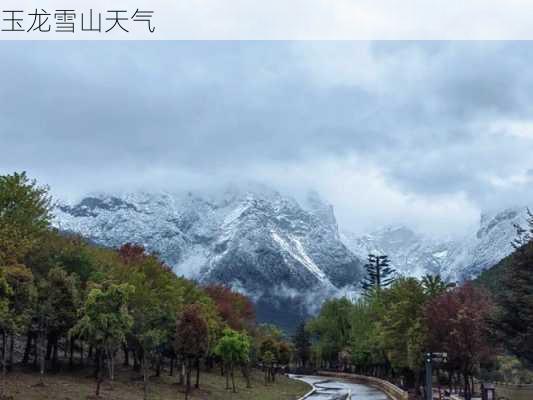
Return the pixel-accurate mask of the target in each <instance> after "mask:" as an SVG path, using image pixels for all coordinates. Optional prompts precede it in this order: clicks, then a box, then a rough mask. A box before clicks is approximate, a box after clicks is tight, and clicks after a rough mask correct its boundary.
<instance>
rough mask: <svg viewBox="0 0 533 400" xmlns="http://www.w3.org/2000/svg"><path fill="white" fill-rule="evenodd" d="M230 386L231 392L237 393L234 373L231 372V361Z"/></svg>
mask: <svg viewBox="0 0 533 400" xmlns="http://www.w3.org/2000/svg"><path fill="white" fill-rule="evenodd" d="M231 386H232V387H233V393H237V388H236V387H235V374H234V373H233V363H231Z"/></svg>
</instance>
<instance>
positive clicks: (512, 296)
mask: <svg viewBox="0 0 533 400" xmlns="http://www.w3.org/2000/svg"><path fill="white" fill-rule="evenodd" d="M501 284H502V287H503V289H504V290H502V291H501V293H500V295H499V298H498V303H499V308H498V309H499V313H498V317H497V319H496V327H497V328H498V332H499V334H500V335H501V339H502V341H503V342H504V343H505V346H506V347H507V349H508V350H509V351H511V352H512V353H513V354H515V355H516V356H517V357H518V358H520V359H521V360H522V361H524V362H525V363H526V364H528V365H530V366H531V365H533V348H532V346H531V343H533V298H532V297H531V293H533V242H529V243H528V244H526V245H524V246H522V247H521V248H520V249H519V250H518V251H516V252H515V253H514V254H513V255H512V259H511V263H510V264H509V265H508V266H507V268H506V270H505V272H504V276H503V279H502V281H501Z"/></svg>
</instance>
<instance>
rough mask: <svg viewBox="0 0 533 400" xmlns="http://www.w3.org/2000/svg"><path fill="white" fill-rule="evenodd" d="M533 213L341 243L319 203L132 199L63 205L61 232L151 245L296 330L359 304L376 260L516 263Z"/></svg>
mask: <svg viewBox="0 0 533 400" xmlns="http://www.w3.org/2000/svg"><path fill="white" fill-rule="evenodd" d="M524 217H525V208H514V209H508V210H504V211H501V212H497V213H491V214H484V215H483V216H482V217H481V220H480V224H479V227H478V229H477V230H476V231H473V232H467V233H466V234H465V235H464V237H461V238H459V239H449V240H436V239H434V238H430V237H426V236H423V235H420V234H418V233H416V232H414V231H412V230H411V229H409V228H407V227H404V226H396V227H386V228H382V229H379V230H378V231H376V232H373V233H371V234H366V235H362V236H357V235H353V234H351V233H349V232H343V233H342V234H339V229H338V227H337V222H336V219H335V215H334V213H333V209H332V207H331V206H330V205H328V204H326V203H325V202H324V201H322V200H321V199H320V197H319V196H318V195H317V194H310V195H309V196H308V198H307V199H305V201H302V202H300V203H298V202H297V201H295V200H294V199H292V198H290V197H286V196H283V195H281V194H280V193H278V192H276V191H274V190H271V189H269V188H265V187H263V186H257V185H254V186H251V187H247V188H244V189H243V188H242V187H239V188H237V187H230V188H226V189H225V190H221V191H214V192H213V193H207V192H205V193H199V192H198V193H178V194H176V193H126V194H112V195H110V194H99V195H94V196H87V197H85V198H83V199H82V200H81V201H79V202H78V203H76V204H62V205H60V206H59V207H58V208H57V210H56V219H55V224H56V225H57V226H58V227H59V228H60V229H62V230H65V231H71V232H76V233H79V234H81V235H83V236H85V237H87V238H88V239H90V240H91V241H94V242H96V243H99V244H102V245H105V246H110V247H118V246H120V245H122V244H124V243H126V242H134V243H138V244H142V245H144V246H145V247H146V248H147V249H148V250H149V251H152V252H156V253H158V254H160V256H161V258H162V259H163V260H164V261H165V262H166V263H168V264H169V265H171V266H172V267H173V268H174V270H175V271H176V273H177V274H180V275H185V276H187V277H189V278H193V279H197V280H199V281H200V282H204V283H209V282H220V283H224V284H227V285H230V286H232V287H234V288H235V289H237V290H239V291H241V292H243V293H246V294H247V295H249V296H250V297H252V298H253V299H254V300H255V302H256V305H257V308H258V314H259V318H260V319H262V320H266V321H273V322H277V323H280V324H282V325H284V326H286V327H291V326H294V325H295V324H296V323H297V321H298V319H299V318H303V317H305V316H306V315H308V314H310V313H313V312H314V311H316V310H317V309H318V307H319V306H320V304H321V303H322V301H323V300H324V299H325V298H327V297H329V296H338V295H341V294H349V295H352V294H354V292H356V291H357V289H358V285H359V281H360V279H361V277H362V274H363V269H362V266H363V264H364V262H365V260H366V257H367V255H368V253H376V252H377V253H381V254H388V255H389V257H390V259H391V261H392V264H393V266H394V267H395V268H396V269H397V270H398V272H399V274H401V275H406V276H417V277H420V276H422V275H424V274H426V273H432V274H436V273H440V274H441V275H443V276H444V277H445V278H447V279H449V280H453V281H456V280H457V281H461V280H464V279H470V278H473V277H475V276H477V275H479V274H480V272H481V271H482V270H484V269H486V268H488V267H490V266H493V265H495V264H496V263H498V262H499V261H500V260H501V259H502V258H504V257H505V256H507V255H508V254H510V253H511V251H512V247H511V245H510V242H511V241H512V239H513V238H514V236H515V229H514V227H513V224H515V223H523V221H524Z"/></svg>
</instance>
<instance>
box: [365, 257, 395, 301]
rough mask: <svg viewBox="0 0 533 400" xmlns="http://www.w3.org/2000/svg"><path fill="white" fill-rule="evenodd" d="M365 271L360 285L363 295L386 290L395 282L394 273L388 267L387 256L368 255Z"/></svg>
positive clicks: (392, 269)
mask: <svg viewBox="0 0 533 400" xmlns="http://www.w3.org/2000/svg"><path fill="white" fill-rule="evenodd" d="M365 269H366V271H367V276H366V277H365V279H363V282H362V284H361V285H362V288H363V291H364V292H365V294H370V293H371V292H374V291H376V290H377V291H379V290H381V289H383V288H386V287H387V286H389V285H390V284H391V283H392V282H394V280H395V276H394V275H395V272H396V271H395V270H394V268H392V267H391V266H390V260H389V257H388V256H387V255H375V254H369V255H368V263H367V264H365Z"/></svg>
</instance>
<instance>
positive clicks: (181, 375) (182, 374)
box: [179, 357, 185, 385]
mask: <svg viewBox="0 0 533 400" xmlns="http://www.w3.org/2000/svg"><path fill="white" fill-rule="evenodd" d="M184 383H185V362H184V361H183V357H180V363H179V384H180V385H183V384H184Z"/></svg>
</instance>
